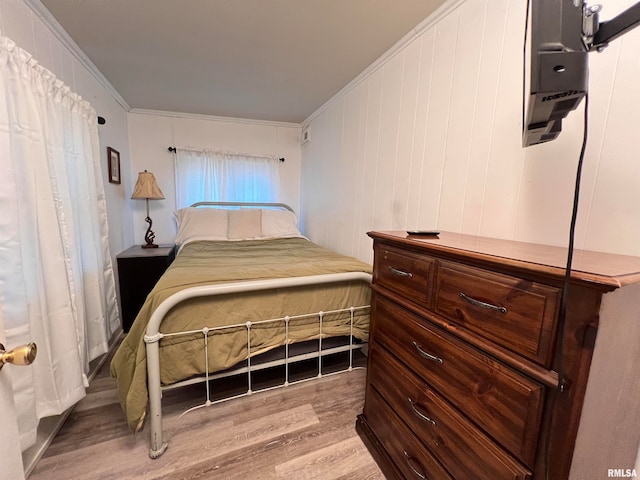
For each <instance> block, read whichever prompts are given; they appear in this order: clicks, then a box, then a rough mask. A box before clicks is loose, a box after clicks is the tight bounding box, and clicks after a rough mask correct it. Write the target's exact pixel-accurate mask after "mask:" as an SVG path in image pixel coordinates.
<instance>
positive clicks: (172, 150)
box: [167, 147, 284, 162]
mask: <svg viewBox="0 0 640 480" xmlns="http://www.w3.org/2000/svg"><path fill="white" fill-rule="evenodd" d="M167 150H168V151H170V152H173V153H176V152H177V151H178V149H177V148H176V147H169V148H167ZM240 155H244V156H245V157H258V156H259V155H245V154H240ZM278 160H280V161H281V162H284V157H280V158H278Z"/></svg>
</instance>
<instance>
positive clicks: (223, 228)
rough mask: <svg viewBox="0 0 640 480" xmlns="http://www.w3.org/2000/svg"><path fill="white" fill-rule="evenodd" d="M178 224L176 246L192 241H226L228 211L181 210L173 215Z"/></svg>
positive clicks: (210, 209)
mask: <svg viewBox="0 0 640 480" xmlns="http://www.w3.org/2000/svg"><path fill="white" fill-rule="evenodd" d="M175 217H176V221H177V222H178V235H177V236H176V244H178V245H182V244H183V243H185V242H192V241H194V240H226V239H227V231H228V228H229V218H228V210H223V209H219V208H206V207H204V208H196V207H188V208H182V209H180V210H178V211H177V212H176V213H175Z"/></svg>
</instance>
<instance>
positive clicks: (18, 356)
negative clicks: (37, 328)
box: [0, 343, 38, 370]
mask: <svg viewBox="0 0 640 480" xmlns="http://www.w3.org/2000/svg"><path fill="white" fill-rule="evenodd" d="M37 353H38V347H36V344H35V343H28V344H27V345H22V346H21V347H16V348H14V349H13V350H9V351H8V352H7V351H5V349H4V345H3V344H1V343H0V370H2V367H3V366H4V364H5V363H13V364H14V365H31V364H32V363H33V361H34V360H35V359H36V354H37Z"/></svg>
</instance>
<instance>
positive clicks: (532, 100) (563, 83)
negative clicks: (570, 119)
mask: <svg viewBox="0 0 640 480" xmlns="http://www.w3.org/2000/svg"><path fill="white" fill-rule="evenodd" d="M529 3H530V11H529V12H528V13H529V25H528V32H529V38H528V40H529V42H528V50H529V53H528V55H527V54H525V56H526V57H528V58H525V62H527V60H528V64H529V71H528V77H527V79H526V80H528V84H529V88H528V89H527V92H528V98H525V99H524V102H523V104H524V109H525V110H524V121H523V128H522V146H523V147H528V146H531V145H536V144H538V143H544V142H548V141H551V140H553V139H555V138H557V136H558V135H559V134H560V131H561V129H562V120H563V119H564V118H565V117H566V116H567V115H568V114H569V113H570V112H571V111H572V110H575V109H576V108H577V107H578V105H579V104H580V101H581V100H582V99H583V98H584V96H585V95H586V94H587V91H588V86H589V58H588V55H589V52H591V51H594V50H597V51H601V50H602V49H604V48H605V47H606V46H607V45H608V43H609V42H610V41H611V40H613V39H615V38H617V37H619V36H620V35H622V34H624V33H626V32H627V31H628V30H630V29H632V28H633V27H635V26H637V25H638V24H639V23H640V2H638V3H636V4H635V5H633V6H632V7H630V8H628V9H627V10H625V11H624V12H622V13H621V14H619V15H618V16H616V17H614V18H612V19H611V20H609V21H607V22H603V23H600V22H599V11H600V6H593V7H589V6H587V4H586V3H585V2H584V1H583V0H530V2H529ZM525 75H527V72H526V71H525ZM525 97H526V93H525Z"/></svg>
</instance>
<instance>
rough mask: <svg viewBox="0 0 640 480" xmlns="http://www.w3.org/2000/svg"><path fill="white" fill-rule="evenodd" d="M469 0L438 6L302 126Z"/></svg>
mask: <svg viewBox="0 0 640 480" xmlns="http://www.w3.org/2000/svg"><path fill="white" fill-rule="evenodd" d="M467 1H468V0H449V1H447V2H445V3H444V4H442V5H441V6H440V7H439V8H437V9H436V10H435V11H434V12H433V13H432V14H431V15H429V16H428V17H427V18H425V19H424V20H423V21H422V22H420V23H419V24H418V25H417V26H415V27H414V28H413V29H411V31H409V33H407V34H406V35H405V36H404V37H402V38H401V39H400V40H398V41H397V42H396V43H395V44H394V45H393V46H392V47H391V48H390V49H389V50H387V51H386V52H385V53H383V54H382V55H381V56H380V57H379V58H378V59H377V60H375V61H374V62H373V63H372V64H371V65H369V66H368V67H367V68H365V69H364V70H363V71H362V72H361V73H360V74H359V75H358V76H357V77H356V78H354V79H353V80H351V81H350V82H349V83H347V85H345V86H344V87H343V88H342V89H341V90H340V91H339V92H338V93H336V94H335V95H334V96H333V97H331V98H330V99H329V100H327V101H326V102H325V103H324V104H322V105H321V106H320V107H319V108H318V109H317V110H316V111H315V112H313V113H312V114H311V115H309V116H308V117H307V118H306V119H305V120H303V121H302V126H303V127H306V126H308V125H309V124H310V123H311V122H312V121H313V119H314V118H316V117H318V116H319V115H321V114H322V113H323V112H325V111H326V110H328V109H329V108H331V106H332V105H333V104H335V103H336V102H337V101H338V100H340V99H341V98H342V97H344V96H345V95H346V94H347V93H349V92H350V91H351V90H353V89H354V88H356V87H357V86H358V85H359V84H360V83H362V82H363V81H364V80H366V79H367V78H368V77H370V76H371V75H372V74H373V73H374V72H375V71H376V70H378V69H379V68H382V67H383V66H384V65H385V64H386V63H387V62H388V61H389V60H391V59H392V58H393V57H395V56H396V55H397V54H398V53H400V52H402V50H404V49H405V48H406V47H407V46H408V45H409V44H410V43H411V42H413V41H414V40H415V39H416V38H418V37H420V36H422V34H424V32H426V31H427V30H429V29H430V28H432V27H433V26H434V25H436V24H437V23H438V22H439V21H440V20H442V19H443V18H444V17H446V16H447V15H449V14H450V13H451V12H453V11H454V10H456V9H457V8H458V7H460V5H462V4H463V3H466V2H467Z"/></svg>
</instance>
